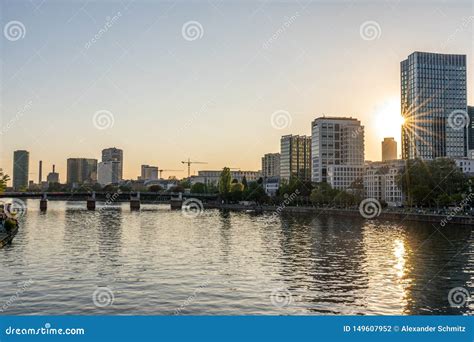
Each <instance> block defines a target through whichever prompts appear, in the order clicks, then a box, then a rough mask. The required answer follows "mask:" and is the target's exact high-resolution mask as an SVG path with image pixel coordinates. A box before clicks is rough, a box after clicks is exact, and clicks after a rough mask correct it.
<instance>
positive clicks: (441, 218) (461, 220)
mask: <svg viewBox="0 0 474 342" xmlns="http://www.w3.org/2000/svg"><path fill="white" fill-rule="evenodd" d="M204 207H205V208H209V209H211V208H216V209H226V210H235V211H255V212H269V213H272V212H273V213H277V214H279V213H301V214H318V215H322V214H324V215H340V216H349V217H358V218H362V219H364V216H362V215H361V213H360V211H359V210H356V209H334V208H316V207H302V206H300V207H293V206H291V207H290V206H287V207H285V206H281V205H280V206H268V205H263V206H260V205H241V204H217V203H205V204H204ZM454 214H455V212H454V211H452V212H451V213H448V214H444V215H439V214H425V213H413V212H408V211H389V210H386V209H383V210H382V211H381V212H380V214H379V215H377V216H375V217H374V218H373V219H374V220H393V221H419V222H432V223H435V224H436V225H437V226H440V227H444V226H446V225H448V224H459V225H470V226H471V227H474V216H457V215H454Z"/></svg>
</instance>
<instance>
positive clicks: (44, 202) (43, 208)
mask: <svg viewBox="0 0 474 342" xmlns="http://www.w3.org/2000/svg"><path fill="white" fill-rule="evenodd" d="M47 209H48V199H47V198H46V193H44V194H43V197H42V198H41V200H40V211H46V210H47Z"/></svg>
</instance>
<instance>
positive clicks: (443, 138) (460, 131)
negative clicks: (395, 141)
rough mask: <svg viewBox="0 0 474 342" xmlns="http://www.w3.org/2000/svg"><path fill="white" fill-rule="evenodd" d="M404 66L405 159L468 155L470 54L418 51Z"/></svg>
mask: <svg viewBox="0 0 474 342" xmlns="http://www.w3.org/2000/svg"><path fill="white" fill-rule="evenodd" d="M400 69H401V70H400V79H401V108H402V116H403V117H404V119H405V122H404V124H403V127H402V158H403V159H414V158H421V159H433V158H437V157H451V158H459V157H464V156H466V154H467V127H466V126H467V125H464V126H463V125H459V122H460V121H458V120H455V117H456V116H459V115H463V113H464V115H465V113H466V111H467V89H466V56H465V55H451V54H439V53H428V52H414V53H412V54H411V55H410V56H408V58H407V59H406V60H404V61H402V62H401V65H400Z"/></svg>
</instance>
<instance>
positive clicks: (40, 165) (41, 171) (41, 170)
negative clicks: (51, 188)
mask: <svg viewBox="0 0 474 342" xmlns="http://www.w3.org/2000/svg"><path fill="white" fill-rule="evenodd" d="M42 181H43V161H42V160H40V161H39V176H38V184H40V185H41V182H42Z"/></svg>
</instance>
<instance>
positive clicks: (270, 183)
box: [263, 177, 280, 196]
mask: <svg viewBox="0 0 474 342" xmlns="http://www.w3.org/2000/svg"><path fill="white" fill-rule="evenodd" d="M263 187H264V189H265V193H266V194H267V195H268V196H275V195H276V194H277V191H278V189H279V188H280V177H269V178H265V180H264V181H263Z"/></svg>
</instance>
